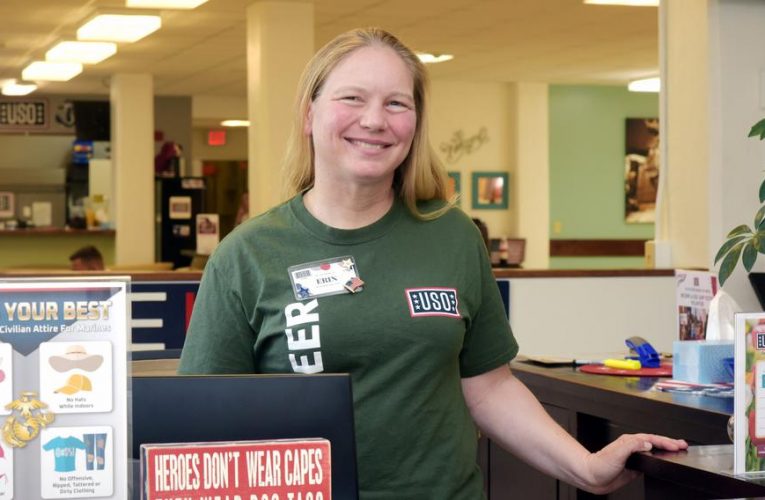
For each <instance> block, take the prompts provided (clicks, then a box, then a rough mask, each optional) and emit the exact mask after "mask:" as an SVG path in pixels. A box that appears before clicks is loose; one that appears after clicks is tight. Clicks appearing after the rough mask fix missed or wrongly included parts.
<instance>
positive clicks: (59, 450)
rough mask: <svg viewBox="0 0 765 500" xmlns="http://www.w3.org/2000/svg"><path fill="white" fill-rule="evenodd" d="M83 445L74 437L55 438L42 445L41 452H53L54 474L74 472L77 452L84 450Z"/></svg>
mask: <svg viewBox="0 0 765 500" xmlns="http://www.w3.org/2000/svg"><path fill="white" fill-rule="evenodd" d="M84 449H85V443H83V442H82V441H81V440H79V439H77V438H76V437H72V436H68V437H60V436H57V437H55V438H53V439H51V440H50V441H48V442H47V443H45V444H44V445H43V450H45V451H53V457H54V458H55V467H54V470H55V471H56V472H72V471H73V470H75V459H76V457H77V450H84Z"/></svg>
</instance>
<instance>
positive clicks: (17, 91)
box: [2, 80, 37, 95]
mask: <svg viewBox="0 0 765 500" xmlns="http://www.w3.org/2000/svg"><path fill="white" fill-rule="evenodd" d="M35 90H37V85H35V84H34V83H19V82H17V81H16V80H11V81H9V82H7V83H5V84H4V85H3V90H2V94H3V95H27V94H31V93H32V92H34V91H35Z"/></svg>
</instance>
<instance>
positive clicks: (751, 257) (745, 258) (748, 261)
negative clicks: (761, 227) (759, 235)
mask: <svg viewBox="0 0 765 500" xmlns="http://www.w3.org/2000/svg"><path fill="white" fill-rule="evenodd" d="M756 260H757V249H756V248H755V247H754V245H753V244H752V241H751V240H750V241H748V242H747V243H746V245H744V251H743V252H742V253H741V262H743V263H744V269H746V272H749V271H751V270H752V266H754V262H755V261H756Z"/></svg>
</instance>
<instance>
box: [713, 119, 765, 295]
mask: <svg viewBox="0 0 765 500" xmlns="http://www.w3.org/2000/svg"><path fill="white" fill-rule="evenodd" d="M756 136H759V138H760V140H763V139H765V119H762V120H760V121H759V122H757V123H756V124H755V125H754V126H753V127H752V130H750V131H749V137H756ZM759 195H760V203H762V206H761V207H760V209H759V210H757V213H756V214H755V215H754V225H753V226H752V227H749V226H748V225H746V224H741V225H740V226H736V227H734V228H733V229H731V231H730V232H729V233H728V235H727V236H726V237H725V242H724V243H723V244H722V246H721V247H720V250H718V251H717V255H716V256H715V264H717V263H718V262H720V261H721V260H722V263H721V264H720V270H719V271H718V274H717V275H718V279H719V280H720V286H722V285H723V284H724V283H725V281H726V280H727V279H728V277H729V276H730V275H731V273H732V272H733V270H734V269H735V268H736V265H737V264H738V259H739V257H740V258H741V261H742V262H743V264H744V269H746V272H750V271H751V270H752V267H753V266H754V263H755V261H756V260H757V254H760V253H765V181H763V182H762V184H760V193H759Z"/></svg>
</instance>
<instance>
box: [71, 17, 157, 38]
mask: <svg viewBox="0 0 765 500" xmlns="http://www.w3.org/2000/svg"><path fill="white" fill-rule="evenodd" d="M161 26H162V19H161V18H160V17H159V16H149V15H124V14H101V15H98V16H96V17H94V18H93V19H91V20H90V21H88V22H87V23H85V24H83V25H82V26H80V27H79V29H78V30H77V40H97V41H107V42H136V41H138V40H140V39H141V38H143V37H145V36H147V35H149V34H151V33H154V32H155V31H157V30H158V29H159V28H160V27H161Z"/></svg>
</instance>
